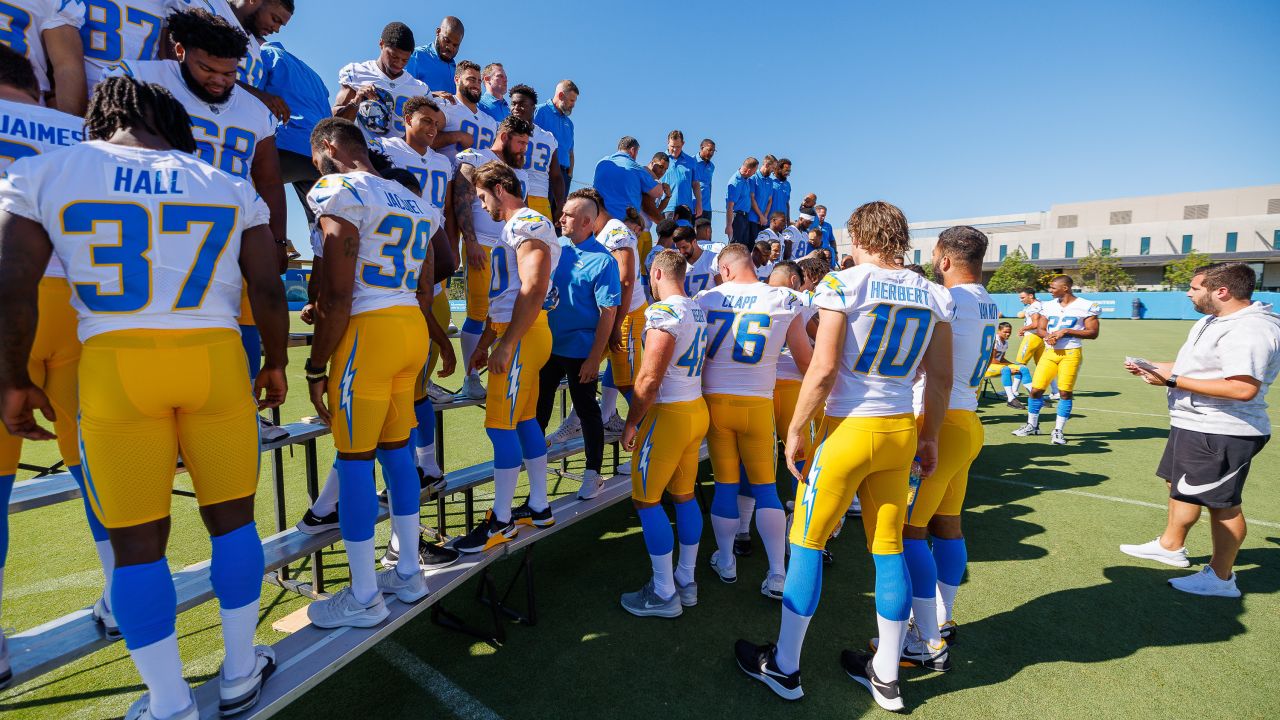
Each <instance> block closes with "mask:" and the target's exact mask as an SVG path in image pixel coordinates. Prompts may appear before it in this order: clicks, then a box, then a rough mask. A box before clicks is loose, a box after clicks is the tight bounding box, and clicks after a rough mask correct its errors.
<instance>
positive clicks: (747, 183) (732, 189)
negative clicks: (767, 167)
mask: <svg viewBox="0 0 1280 720" xmlns="http://www.w3.org/2000/svg"><path fill="white" fill-rule="evenodd" d="M705 199H706V198H705V197H704V198H703V200H705ZM729 203H733V211H734V212H745V213H749V212H751V178H744V177H742V175H740V174H739V173H734V174H733V177H732V178H730V179H729V189H728V190H726V191H725V195H724V209H725V212H728V210H729Z"/></svg>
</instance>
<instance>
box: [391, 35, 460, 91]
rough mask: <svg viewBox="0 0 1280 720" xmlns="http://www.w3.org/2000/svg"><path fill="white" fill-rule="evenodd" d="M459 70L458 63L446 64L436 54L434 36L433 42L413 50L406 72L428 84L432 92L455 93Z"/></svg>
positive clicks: (405, 67) (405, 68)
mask: <svg viewBox="0 0 1280 720" xmlns="http://www.w3.org/2000/svg"><path fill="white" fill-rule="evenodd" d="M457 68H458V63H457V61H454V60H450V61H448V62H445V61H444V60H441V59H440V56H439V55H437V54H436V39H435V37H434V36H433V37H432V38H431V42H429V43H427V44H426V45H419V46H418V47H416V48H414V49H413V54H412V55H410V56H409V63H408V64H407V65H405V66H404V71H405V72H407V73H409V74H410V75H412V76H414V77H416V78H418V79H419V80H421V81H422V82H424V83H426V84H427V86H428V87H430V88H431V91H432V92H437V91H441V90H443V91H444V92H453V91H454V90H455V89H456V88H457V82H456V81H454V79H453V75H454V71H455V70H457Z"/></svg>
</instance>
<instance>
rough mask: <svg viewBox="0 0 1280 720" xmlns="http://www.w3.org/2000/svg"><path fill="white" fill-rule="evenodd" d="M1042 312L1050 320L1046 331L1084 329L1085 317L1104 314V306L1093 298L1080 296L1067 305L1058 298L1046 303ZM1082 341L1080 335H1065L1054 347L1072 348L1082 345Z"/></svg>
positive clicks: (1058, 348) (1056, 348) (1055, 348)
mask: <svg viewBox="0 0 1280 720" xmlns="http://www.w3.org/2000/svg"><path fill="white" fill-rule="evenodd" d="M1041 312H1042V313H1043V314H1044V316H1045V317H1046V318H1048V321H1049V322H1048V324H1047V325H1046V326H1045V332H1046V333H1051V332H1054V331H1056V330H1083V329H1084V321H1085V318H1090V317H1098V316H1099V315H1101V314H1102V307H1101V306H1100V305H1098V303H1096V302H1094V301H1092V300H1085V299H1084V298H1082V297H1078V298H1076V299H1075V300H1072V301H1071V304H1069V305H1067V306H1066V307H1063V306H1062V304H1061V303H1059V302H1058V301H1057V300H1050V301H1049V302H1047V303H1045V304H1044V307H1043V309H1042V310H1041ZM1081 342H1082V341H1081V340H1080V338H1078V337H1074V336H1071V335H1064V336H1063V337H1062V339H1061V340H1059V341H1058V342H1057V344H1056V345H1054V346H1053V349H1054V350H1071V349H1074V348H1078V347H1080V344H1081Z"/></svg>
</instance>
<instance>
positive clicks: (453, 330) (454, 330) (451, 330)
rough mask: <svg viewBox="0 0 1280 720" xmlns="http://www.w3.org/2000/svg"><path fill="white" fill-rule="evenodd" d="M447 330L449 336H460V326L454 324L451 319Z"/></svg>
mask: <svg viewBox="0 0 1280 720" xmlns="http://www.w3.org/2000/svg"><path fill="white" fill-rule="evenodd" d="M445 332H446V333H448V335H449V337H458V332H459V330H458V326H457V325H454V324H453V321H452V320H450V321H449V327H448V328H446V329H445Z"/></svg>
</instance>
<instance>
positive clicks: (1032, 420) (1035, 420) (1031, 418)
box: [1027, 412, 1040, 427]
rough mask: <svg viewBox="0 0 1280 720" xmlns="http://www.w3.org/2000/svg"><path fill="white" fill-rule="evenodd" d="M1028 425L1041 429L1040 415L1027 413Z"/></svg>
mask: <svg viewBox="0 0 1280 720" xmlns="http://www.w3.org/2000/svg"><path fill="white" fill-rule="evenodd" d="M1027 424H1028V425H1035V426H1036V427H1040V413H1033V412H1029V413H1027Z"/></svg>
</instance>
